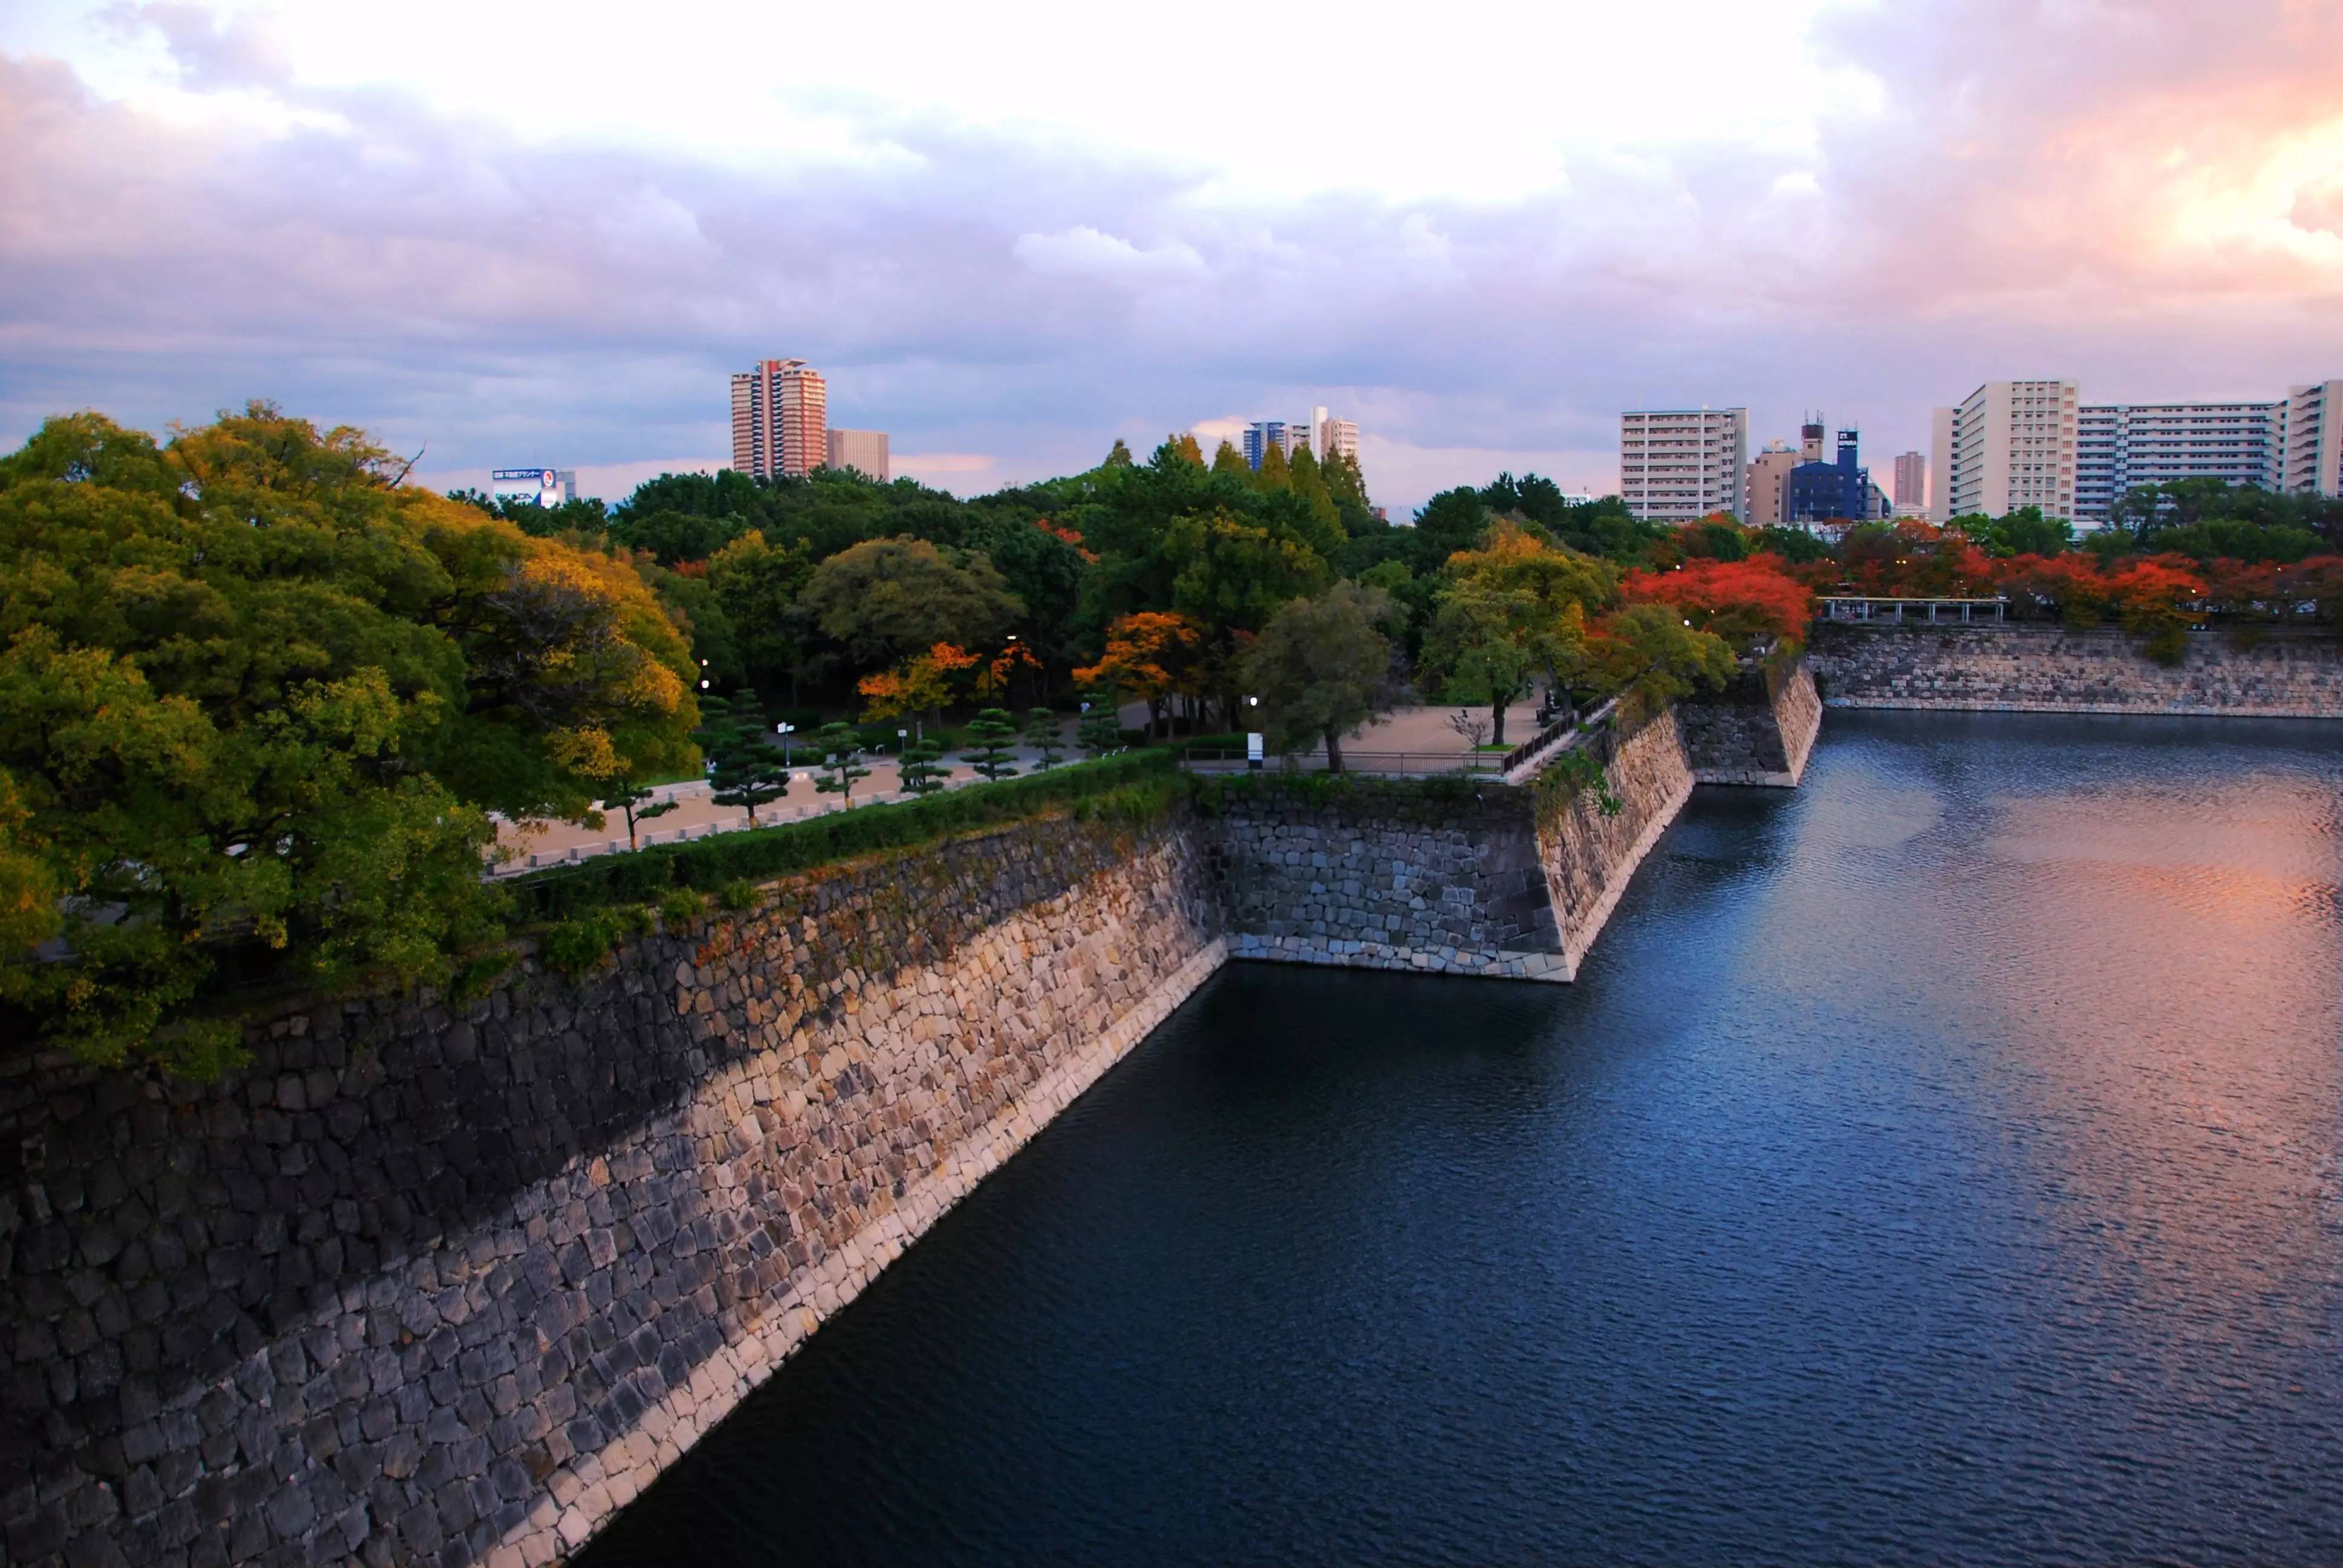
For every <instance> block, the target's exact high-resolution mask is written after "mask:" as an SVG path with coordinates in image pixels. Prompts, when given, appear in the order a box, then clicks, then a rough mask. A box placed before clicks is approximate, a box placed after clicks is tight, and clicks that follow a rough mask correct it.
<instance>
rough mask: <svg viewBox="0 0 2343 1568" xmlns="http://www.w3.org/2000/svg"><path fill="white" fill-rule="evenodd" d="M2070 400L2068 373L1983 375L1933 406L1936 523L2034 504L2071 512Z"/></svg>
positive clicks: (2074, 411) (2073, 426)
mask: <svg viewBox="0 0 2343 1568" xmlns="http://www.w3.org/2000/svg"><path fill="white" fill-rule="evenodd" d="M2078 404H2079V399H2078V397H2077V393H2076V388H2075V384H2074V383H2073V382H2072V381H1988V382H1986V384H1985V385H1984V386H1982V387H1978V388H1977V389H1976V391H1974V392H1972V393H1970V394H1969V395H1968V397H1966V398H1965V399H1964V400H1963V401H1962V402H1961V404H1960V405H1959V407H1955V408H1949V409H1944V408H1940V409H1938V410H1937V411H1936V452H1935V453H1934V454H1933V459H1934V467H1935V468H1936V491H1935V494H1934V496H1933V498H1931V500H1930V502H1929V509H1928V515H1929V516H1930V517H1931V518H1934V519H1935V520H1936V521H1937V522H1940V523H1941V522H1945V521H1946V520H1948V519H1950V518H1959V517H1966V516H1968V515H1970V514H1971V513H1975V512H1982V513H1984V514H1986V516H1987V517H1995V518H1998V517H2001V516H2003V515H2005V514H2006V513H2009V512H2014V511H2016V510H2017V509H2018V508H2021V507H2039V508H2042V515H2043V516H2045V517H2046V518H2072V517H2074V516H2075V448H2076V441H2077V420H2078V418H2079V407H2078Z"/></svg>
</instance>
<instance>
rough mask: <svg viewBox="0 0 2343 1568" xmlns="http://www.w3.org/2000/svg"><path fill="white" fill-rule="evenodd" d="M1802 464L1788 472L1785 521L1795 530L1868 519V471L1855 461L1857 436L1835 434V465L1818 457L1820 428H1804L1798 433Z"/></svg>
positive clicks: (1819, 425) (1869, 488)
mask: <svg viewBox="0 0 2343 1568" xmlns="http://www.w3.org/2000/svg"><path fill="white" fill-rule="evenodd" d="M1801 434H1802V435H1803V436H1804V437H1805V441H1804V443H1803V445H1804V449H1805V454H1806V460H1805V462H1803V463H1800V464H1799V465H1798V466H1797V467H1795V468H1792V469H1791V470H1790V496H1789V502H1790V505H1789V518H1788V520H1789V521H1790V523H1791V524H1792V525H1793V526H1795V527H1811V526H1812V525H1814V524H1815V523H1820V522H1826V521H1830V520H1832V519H1834V518H1835V519H1843V520H1851V521H1856V522H1860V521H1862V520H1863V519H1865V518H1869V517H1870V516H1871V515H1872V509H1873V508H1872V502H1871V493H1872V492H1871V470H1870V469H1868V468H1865V467H1862V466H1861V465H1859V464H1858V463H1857V462H1856V461H1855V447H1856V443H1857V439H1858V437H1857V435H1856V433H1855V431H1853V430H1841V431H1840V432H1839V433H1838V461H1836V462H1835V463H1825V462H1824V461H1823V457H1822V446H1823V427H1822V426H1821V424H1820V423H1819V422H1815V423H1811V424H1808V425H1807V426H1806V427H1805V429H1804V430H1803V431H1802V432H1801Z"/></svg>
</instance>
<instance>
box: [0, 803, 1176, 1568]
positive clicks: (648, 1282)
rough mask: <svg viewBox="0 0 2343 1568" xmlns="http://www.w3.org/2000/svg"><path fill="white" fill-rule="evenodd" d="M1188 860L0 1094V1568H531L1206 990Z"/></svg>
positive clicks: (640, 1482) (1024, 853)
mask: <svg viewBox="0 0 2343 1568" xmlns="http://www.w3.org/2000/svg"><path fill="white" fill-rule="evenodd" d="M1218 920H1219V915H1218V910H1217V908H1216V906H1215V904H1214V903H1213V901H1212V899H1211V898H1210V897H1209V896H1208V893H1207V890H1206V888H1205V885H1204V880H1203V878H1202V875H1201V866H1200V857H1199V855H1198V853H1197V851H1196V849H1194V847H1193V844H1192V838H1191V836H1190V835H1189V834H1188V833H1187V832H1186V831H1185V830H1184V829H1182V827H1181V826H1179V825H1178V824H1176V823H1171V824H1165V825H1162V826H1160V827H1158V828H1156V829H1150V830H1148V831H1146V832H1144V833H1141V834H1140V835H1138V837H1137V838H1136V839H1132V838H1131V837H1130V835H1129V834H1127V833H1117V832H1115V831H1112V830H1110V829H1106V828H1104V827H1101V826H1095V825H1085V824H1078V823H1074V822H1071V821H1058V822H1048V823H1042V824H1037V825H1034V826H1031V827H1028V828H1022V829H1014V830H1011V831H1005V832H1001V833H996V834H992V835H990V836H987V837H984V838H980V839H970V840H963V841H961V842H958V843H954V844H951V845H950V846H948V847H945V848H943V849H939V850H934V851H931V852H928V853H923V854H920V855H915V856H906V857H898V858H890V859H885V860H881V861H877V862H873V863H870V864H866V865H862V866H859V867H852V868H847V869H840V870H839V871H837V872H834V873H830V874H827V875H815V876H811V877H805V878H797V879H790V880H789V881H788V882H785V883H783V884H780V885H779V887H778V888H777V889H776V896H775V897H774V898H773V900H771V901H770V902H769V904H768V905H767V906H766V907H765V908H763V909H762V910H758V911H756V912H754V913H751V914H748V915H744V916H739V917H729V916H727V917H719V918H718V919H714V920H709V921H706V922H703V923H701V924H699V925H698V926H696V927H695V928H694V929H692V930H688V931H680V932H674V933H669V934H663V935H658V936H653V937H650V938H648V939H646V940H642V941H640V942H639V943H637V944H635V945H634V946H633V947H632V948H630V949H628V950H626V951H625V952H623V953H622V954H621V955H620V958H619V961H618V964H617V965H616V967H614V968H613V969H610V970H606V971H605V972H604V973H603V974H601V975H600V976H599V977H598V978H595V979H592V980H588V981H587V982H585V983H583V984H572V983H570V982H568V981H565V980H560V979H559V978H558V977H555V976H551V975H548V974H546V973H544V972H542V971H540V970H538V969H536V968H535V967H534V966H530V967H527V968H524V969H522V970H519V971H518V972H516V973H514V974H512V975H510V976H508V978H507V979H506V980H505V981H504V982H503V983H501V984H500V985H499V986H498V988H497V989H496V990H495V991H494V992H493V993H492V994H491V995H489V996H488V997H487V998H485V999H483V1000H479V1001H477V1002H473V1003H470V1004H467V1005H463V1006H456V1005H451V1004H447V1003H443V1002H437V1001H434V1000H429V999H424V1000H411V1001H405V1002H381V1001H365V1000H361V1001H352V1002H348V1003H336V1004H329V1005H325V1006H321V1007H317V1008H316V1009H314V1010H307V1011H302V1012H297V1013H293V1014H290V1015H288V1016H286V1017H283V1018H280V1019H278V1020H277V1021H276V1022H274V1023H273V1024H271V1025H270V1026H269V1027H268V1028H267V1030H266V1031H265V1032H264V1033H263V1034H262V1035H261V1036H260V1037H259V1038H258V1039H257V1040H256V1042H255V1053H254V1060H253V1063H252V1066H251V1068H250V1070H248V1071H246V1072H245V1073H244V1074H242V1075H241V1076H239V1077H237V1078H236V1079H235V1080H233V1081H229V1082H226V1083H223V1084H220V1085H216V1086H213V1087H209V1088H196V1087H190V1086H187V1085H185V1084H179V1083H170V1082H164V1081H156V1080H154V1079H151V1078H134V1077H131V1076H127V1075H122V1074H93V1073H90V1072H88V1071H86V1070H76V1069H74V1068H72V1067H69V1066H66V1065H64V1064H61V1063H58V1062H55V1061H48V1060H43V1061H40V1062H37V1063H36V1062H35V1061H34V1060H30V1059H27V1058H25V1057H16V1058H14V1059H12V1060H10V1061H9V1062H8V1064H7V1066H6V1068H5V1073H6V1076H5V1080H0V1121H5V1141H0V1151H5V1155H6V1156H7V1157H8V1158H9V1160H10V1161H12V1163H13V1169H11V1170H10V1171H8V1172H7V1180H6V1181H5V1188H0V1276H5V1313H6V1317H5V1322H0V1335H5V1340H0V1342H5V1345H6V1348H7V1352H8V1367H7V1374H6V1382H5V1386H0V1415H4V1416H5V1425H0V1443H4V1444H5V1447H0V1531H5V1533H4V1534H0V1541H5V1556H6V1560H7V1561H8V1562H11V1563H60V1562H70V1563H76V1564H78V1563H135V1564H138V1565H140V1568H147V1565H161V1564H178V1563H190V1564H192V1563H316V1562H337V1561H342V1560H345V1559H357V1560H360V1561H364V1562H368V1563H394V1562H397V1563H426V1562H428V1563H449V1564H456V1563H474V1562H489V1563H498V1564H499V1565H504V1564H515V1563H547V1562H551V1561H553V1560H554V1559H556V1558H557V1557H558V1556H559V1555H561V1554H562V1553H564V1552H566V1551H567V1550H568V1549H569V1548H571V1547H574V1546H575V1545H577V1544H578V1543H579V1542H581V1541H583V1540H584V1539H585V1538H586V1536H587V1534H588V1533H589V1532H590V1531H591V1530H592V1528H593V1527H594V1526H595V1525H596V1524H598V1523H600V1521H601V1520H602V1519H604V1518H605V1517H607V1516H608V1514H609V1513H611V1512H612V1511H613V1510H615V1509H616V1508H618V1507H619V1506H622V1505H623V1504H624V1503H626V1502H627V1501H628V1499H629V1498H631V1497H632V1496H633V1495H634V1494H635V1493H637V1492H638V1491H639V1490H640V1489H641V1487H642V1486H644V1485H645V1484H647V1483H649V1481H650V1479H651V1478H652V1476H654V1475H655V1474H656V1473H658V1472H659V1469H660V1468H661V1467H662V1466H663V1465H664V1464H665V1463H666V1462H669V1461H670V1460H672V1459H673V1458H674V1457H675V1455H676V1454H677V1453H679V1452H680V1451H681V1449H682V1448H683V1447H684V1446H685V1445H687V1444H689V1442H691V1440H692V1439H693V1438H694V1437H695V1436H696V1435H697V1434H698V1433H699V1432H701V1431H704V1430H705V1429H706V1428H707V1427H708V1426H709V1425H710V1424H712V1423H713V1422H715V1421H716V1420H717V1419H719V1417H720V1416H721V1415H722V1414H723V1413H724V1412H726V1411H728V1410H729V1409H730V1408H731V1406H732V1405H733V1404H734V1403H736V1402H738V1401H739V1398H740V1396H741V1395H742V1394H743V1393H745V1392H747V1390H748V1389H749V1387H751V1386H753V1384H754V1383H755V1382H758V1381H759V1380H760V1379H761V1378H762V1377H763V1375H765V1373H766V1372H768V1371H769V1369H770V1368H771V1367H772V1366H773V1365H774V1364H775V1363H776V1362H778V1361H779V1359H780V1358H781V1357H783V1356H785V1355H786V1354H787V1353H788V1352H789V1349H790V1348H791V1347H792V1346H794V1345H795V1344H796V1343H797V1342H798V1341H799V1340H800V1339H802V1338H803V1337H804V1336H805V1334H807V1333H808V1332H810V1331H811V1330H812V1328H813V1327H814V1326H815V1324H816V1323H818V1322H820V1320H821V1319H822V1318H823V1317H824V1316H826V1315H827V1314H828V1313H830V1312H833V1311H835V1310H836V1309H837V1307H838V1306H839V1305H840V1303H842V1302H844V1301H846V1300H848V1299H850V1297H851V1296H852V1295H853V1294H854V1292H856V1291H858V1290H859V1289H860V1287H861V1286H862V1285H863V1284H864V1283H865V1282H868V1280H869V1279H870V1276H871V1275H872V1274H873V1273H875V1272H876V1271H878V1270H879V1269H880V1268H881V1267H883V1266H884V1264H885V1263H886V1262H887V1261H890V1259H892V1258H893V1257H894V1256H895V1255H896V1253H897V1252H899V1251H900V1250H901V1249H902V1247H903V1246H904V1245H905V1244H906V1243H908V1242H909V1241H910V1239H911V1238H912V1237H914V1236H916V1235H917V1234H918V1233H919V1232H920V1231H921V1230H923V1229H924V1228H925V1227H926V1226H927V1225H928V1224H929V1223H930V1222H931V1221H933V1219H934V1218H935V1216H936V1215H937V1214H938V1213H939V1212H940V1211H942V1210H943V1209H945V1208H947V1207H949V1206H950V1203H951V1202H952V1201H954V1200H956V1199H957V1198H958V1197H959V1196H960V1194H961V1193H963V1192H965V1191H967V1190H968V1189H969V1187H970V1186H971V1185H973V1184H974V1182H975V1181H977V1180H978V1179H980V1177H981V1176H982V1175H983V1174H984V1173H985V1172H986V1171H989V1170H990V1169H991V1168H992V1167H993V1166H994V1165H996V1164H998V1163H999V1161H1001V1160H1002V1159H1003V1158H1006V1156H1007V1155H1008V1154H1009V1153H1010V1152H1011V1151H1014V1150H1015V1149H1016V1148H1017V1147H1018V1146H1020V1145H1021V1143H1022V1142H1023V1141H1025V1139H1026V1138H1028V1137H1030V1136H1031V1133H1032V1132H1033V1131H1034V1130H1035V1129H1036V1128H1037V1127H1039V1126H1040V1125H1041V1124H1042V1123H1044V1122H1046V1121H1048V1119H1049V1117H1050V1116H1051V1114H1053V1113H1054V1111H1056V1110H1057V1109H1058V1108H1059V1107H1061V1105H1063V1104H1064V1103H1065V1102H1066V1101H1069V1100H1071V1098H1072V1097H1073V1096H1074V1095H1075V1094H1077V1093H1079V1092H1080V1091H1081V1089H1082V1088H1084V1087H1086V1086H1087V1085H1088V1084H1089V1082H1090V1081H1091V1080H1093V1079H1095V1078H1096V1077H1097V1075H1098V1074H1099V1073H1100V1072H1101V1071H1103V1070H1105V1069H1106V1067H1107V1066H1109V1065H1111V1063H1112V1062H1113V1061H1114V1060H1117V1059H1119V1058H1120V1056H1121V1054H1122V1053H1123V1052H1124V1051H1126V1050H1129V1049H1130V1047H1131V1045H1133V1044H1135V1043H1136V1042H1137V1041H1138V1040H1140V1039H1141V1037H1143V1036H1144V1035H1145V1034H1146V1032H1147V1031H1148V1030H1150V1029H1151V1028H1152V1027H1153V1026H1154V1025H1155V1023H1156V1022H1158V1021H1160V1020H1161V1018H1162V1017H1163V1016H1164V1015H1165V1014H1166V1013H1168V1012H1169V1011H1170V1010H1171V1009H1172V1007H1173V1006H1175V1005H1176V1004H1177V1002H1178V1001H1179V1000H1181V999H1182V998H1183V997H1184V996H1185V995H1186V994H1187V993H1188V991H1189V990H1192V989H1193V987H1194V986H1195V985H1196V984H1198V983H1200V982H1201V980H1202V979H1203V978H1204V977H1205V976H1206V975H1208V974H1209V973H1210V972H1211V971H1212V969H1213V968H1214V967H1215V966H1216V965H1217V964H1218V963H1219V961H1220V958H1221V949H1220V946H1219V943H1218V937H1219V930H1218Z"/></svg>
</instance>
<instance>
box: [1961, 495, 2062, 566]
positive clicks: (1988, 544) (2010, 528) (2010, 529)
mask: <svg viewBox="0 0 2343 1568" xmlns="http://www.w3.org/2000/svg"><path fill="white" fill-rule="evenodd" d="M1950 526H1951V527H1952V528H1956V529H1957V530H1959V531H1960V532H1961V533H1964V534H1966V535H1967V536H1968V538H1969V539H1970V540H1971V541H1972V542H1974V543H1975V544H1976V545H1977V546H1978V547H1979V548H1982V549H1983V550H1984V551H1985V552H1986V554H1987V555H1990V556H1997V557H2001V558H2008V557H2010V556H2055V555H2063V554H2064V553H2065V552H2066V551H2067V550H2069V549H2071V548H2074V544H2075V525H2074V524H2072V523H2070V522H2067V521H2066V519H2064V518H2046V517H2044V516H2043V515H2042V508H2039V507H2020V508H2017V509H2016V510H2015V511H2013V512H2010V513H2008V514H2006V516H2003V517H1998V518H1986V517H1966V518H1954V519H1953V520H1952V523H1951V525H1950Z"/></svg>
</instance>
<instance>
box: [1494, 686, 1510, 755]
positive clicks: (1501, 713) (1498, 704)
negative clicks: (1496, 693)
mask: <svg viewBox="0 0 2343 1568" xmlns="http://www.w3.org/2000/svg"><path fill="white" fill-rule="evenodd" d="M1512 700H1513V699H1512V698H1510V697H1500V698H1495V699H1492V700H1491V702H1490V703H1489V728H1490V730H1491V734H1490V736H1489V742H1490V744H1491V745H1493V746H1503V744H1504V743H1505V704H1507V703H1509V702H1511V701H1512Z"/></svg>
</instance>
